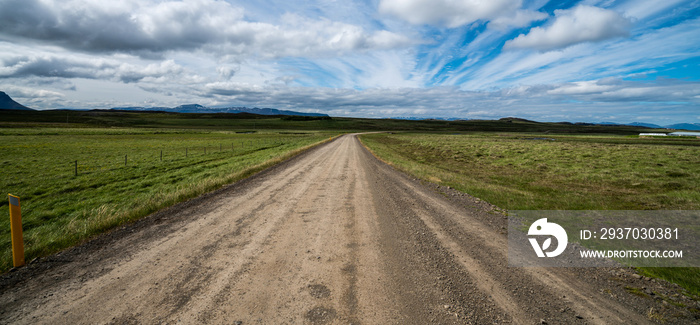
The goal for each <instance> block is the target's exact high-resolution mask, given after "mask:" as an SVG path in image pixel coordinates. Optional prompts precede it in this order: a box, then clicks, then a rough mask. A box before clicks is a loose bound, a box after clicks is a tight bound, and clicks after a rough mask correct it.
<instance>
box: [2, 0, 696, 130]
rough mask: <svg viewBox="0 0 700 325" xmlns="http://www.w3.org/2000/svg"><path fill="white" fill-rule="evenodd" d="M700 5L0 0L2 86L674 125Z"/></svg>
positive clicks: (78, 98)
mask: <svg viewBox="0 0 700 325" xmlns="http://www.w3.org/2000/svg"><path fill="white" fill-rule="evenodd" d="M698 15H700V4H699V3H698V2H697V1H695V0H669V1H663V2H658V1H653V0H642V1H636V0H625V1H598V0H582V1H567V2H560V1H553V0H550V1H548V0H497V1H471V0H469V1H447V0H431V1H429V0H408V1H406V0H404V1H398V0H377V1H359V0H358V1H343V2H331V1H324V0H310V1H298V0H291V1H290V0H286V1H283V0H266V1H248V0H228V1H215V0H183V1H174V0H126V1H116V2H114V1H112V2H110V1H97V0H71V1H57V0H42V1H39V0H21V1H20V0H0V90H5V91H7V92H8V93H10V95H11V96H15V97H18V99H20V100H21V101H23V102H24V103H27V104H31V105H33V106H32V107H36V108H56V107H65V106H75V107H95V108H107V107H111V106H124V105H155V106H174V105H179V104H183V103H200V104H204V105H246V106H258V107H260V106H269V107H276V108H282V109H285V108H286V109H297V110H308V111H322V112H327V113H331V114H337V115H344V116H368V117H386V116H424V117H433V116H435V117H463V118H496V117H503V116H511V115H515V116H521V117H525V118H532V119H540V120H577V121H600V120H613V121H622V120H639V118H647V119H650V120H656V119H671V120H673V121H670V120H669V121H670V122H681V121H684V120H696V119H697V117H698V115H699V114H700V113H699V111H698V109H697V108H698V107H700V94H699V93H698V92H697V91H696V90H695V89H698V88H700V87H699V86H700V85H698V82H699V80H700V77H698V76H700V59H699V58H700V43H698V42H693V41H692V40H696V39H700V18H698ZM31 105H30V106H31Z"/></svg>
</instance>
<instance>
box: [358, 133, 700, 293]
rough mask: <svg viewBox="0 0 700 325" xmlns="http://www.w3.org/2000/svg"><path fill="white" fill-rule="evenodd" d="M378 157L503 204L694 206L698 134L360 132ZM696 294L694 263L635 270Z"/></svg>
mask: <svg viewBox="0 0 700 325" xmlns="http://www.w3.org/2000/svg"><path fill="white" fill-rule="evenodd" d="M361 139H362V142H363V143H364V144H365V145H367V146H368V147H369V148H370V149H371V150H372V151H373V152H374V153H375V154H376V155H377V156H378V157H380V158H381V159H383V160H385V161H387V162H389V163H390V164H392V165H394V166H395V167H397V168H399V169H401V170H403V171H405V172H407V173H409V174H412V175H415V176H417V177H419V178H421V179H424V180H427V181H431V182H434V183H439V184H443V185H447V186H451V187H453V188H455V189H457V190H460V191H462V192H466V193H469V194H471V195H474V196H476V197H479V198H481V199H483V200H486V201H487V202H490V203H492V204H494V205H496V206H499V207H501V208H504V209H508V210H699V209H700V139H695V138H651V139H650V138H638V137H635V136H614V135H553V134H546V135H542V134H532V133H507V134H499V133H469V134H425V133H401V134H368V135H363V136H361ZM640 271H641V272H642V273H644V274H646V275H650V276H656V277H661V278H665V279H667V280H670V281H673V282H675V283H678V284H680V285H682V286H684V287H685V288H687V289H688V290H689V291H690V292H691V293H693V294H695V295H698V296H700V271H699V270H698V268H640Z"/></svg>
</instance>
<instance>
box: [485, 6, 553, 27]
mask: <svg viewBox="0 0 700 325" xmlns="http://www.w3.org/2000/svg"><path fill="white" fill-rule="evenodd" d="M547 17H548V15H547V14H545V13H543V12H539V11H532V10H518V11H516V12H514V13H513V14H511V15H509V16H500V17H496V18H495V19H492V20H491V21H490V22H489V25H488V26H489V28H493V29H497V30H505V29H507V28H508V27H517V28H520V27H526V26H528V25H530V23H531V22H533V21H538V20H543V19H546V18H547Z"/></svg>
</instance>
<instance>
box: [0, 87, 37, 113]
mask: <svg viewBox="0 0 700 325" xmlns="http://www.w3.org/2000/svg"><path fill="white" fill-rule="evenodd" d="M0 109H19V110H24V111H33V109H31V108H29V107H27V106H24V105H22V104H20V103H18V102H16V101H14V100H13V99H12V98H10V96H8V95H7V94H6V93H5V92H2V91H0Z"/></svg>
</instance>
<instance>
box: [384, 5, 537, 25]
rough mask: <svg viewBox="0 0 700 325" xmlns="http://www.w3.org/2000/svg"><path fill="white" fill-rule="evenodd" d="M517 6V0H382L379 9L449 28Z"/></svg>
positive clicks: (502, 13)
mask: <svg viewBox="0 0 700 325" xmlns="http://www.w3.org/2000/svg"><path fill="white" fill-rule="evenodd" d="M520 6H521V1H520V0H490V1H479V0H464V1H455V0H381V1H380V2H379V12H381V13H385V14H391V15H394V16H396V17H398V18H401V19H403V20H405V21H408V22H409V23H412V24H432V25H444V26H447V27H451V28H452V27H458V26H462V25H466V24H469V23H472V22H475V21H477V20H490V19H493V18H497V17H501V16H509V14H513V15H514V14H515V12H516V11H517V10H518V9H520ZM521 18H524V17H521Z"/></svg>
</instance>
